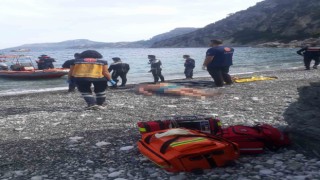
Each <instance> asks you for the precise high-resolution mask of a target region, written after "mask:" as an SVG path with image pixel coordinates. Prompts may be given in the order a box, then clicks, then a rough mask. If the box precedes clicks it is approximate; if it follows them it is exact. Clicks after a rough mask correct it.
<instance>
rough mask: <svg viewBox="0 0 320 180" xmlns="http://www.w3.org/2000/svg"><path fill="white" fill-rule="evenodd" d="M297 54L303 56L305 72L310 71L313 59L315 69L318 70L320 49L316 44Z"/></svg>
mask: <svg viewBox="0 0 320 180" xmlns="http://www.w3.org/2000/svg"><path fill="white" fill-rule="evenodd" d="M297 54H299V55H301V56H303V61H304V66H305V67H306V69H305V70H310V64H311V61H312V59H313V60H314V65H313V69H317V68H318V65H319V62H320V47H319V46H318V47H317V44H316V43H312V44H310V46H306V47H304V48H302V49H300V50H298V51H297Z"/></svg>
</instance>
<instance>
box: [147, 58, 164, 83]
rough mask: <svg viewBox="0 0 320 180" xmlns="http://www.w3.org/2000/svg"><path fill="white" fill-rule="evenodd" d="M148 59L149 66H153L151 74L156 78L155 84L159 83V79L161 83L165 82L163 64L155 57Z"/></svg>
mask: <svg viewBox="0 0 320 180" xmlns="http://www.w3.org/2000/svg"><path fill="white" fill-rule="evenodd" d="M148 59H149V64H151V70H150V71H151V72H152V75H153V78H154V83H157V82H158V81H159V78H160V80H161V82H164V77H163V75H162V74H161V71H162V68H161V66H162V63H161V61H160V60H159V59H156V56H155V55H148ZM150 71H149V72H150Z"/></svg>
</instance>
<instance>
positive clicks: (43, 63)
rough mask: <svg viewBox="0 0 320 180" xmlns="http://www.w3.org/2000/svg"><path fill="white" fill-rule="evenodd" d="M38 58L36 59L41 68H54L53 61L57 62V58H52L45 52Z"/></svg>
mask: <svg viewBox="0 0 320 180" xmlns="http://www.w3.org/2000/svg"><path fill="white" fill-rule="evenodd" d="M38 59H39V60H38V61H36V63H37V64H38V69H39V70H43V69H53V68H54V65H53V62H56V60H55V59H53V58H51V57H50V56H47V55H45V54H43V55H41V56H40V57H38Z"/></svg>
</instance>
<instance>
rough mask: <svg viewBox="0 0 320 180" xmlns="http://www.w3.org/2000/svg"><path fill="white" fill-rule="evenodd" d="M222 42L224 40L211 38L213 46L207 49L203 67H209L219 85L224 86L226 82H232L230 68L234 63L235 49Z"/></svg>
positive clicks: (228, 83)
mask: <svg viewBox="0 0 320 180" xmlns="http://www.w3.org/2000/svg"><path fill="white" fill-rule="evenodd" d="M222 43H223V42H222V40H218V39H213V40H211V41H210V46H211V48H210V49H208V50H207V52H206V58H205V60H204V62H203V69H207V71H208V72H209V74H210V75H211V77H212V78H213V80H214V83H215V85H216V86H217V87H222V86H223V85H224V82H225V83H226V84H227V85H230V84H232V79H231V76H230V75H229V68H230V66H231V65H232V64H233V63H232V56H233V52H234V49H233V48H231V47H227V46H223V45H222Z"/></svg>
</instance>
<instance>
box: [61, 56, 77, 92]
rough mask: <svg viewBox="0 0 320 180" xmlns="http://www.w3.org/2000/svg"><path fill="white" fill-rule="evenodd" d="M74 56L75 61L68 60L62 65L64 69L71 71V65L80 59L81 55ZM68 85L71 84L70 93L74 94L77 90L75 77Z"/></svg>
mask: <svg viewBox="0 0 320 180" xmlns="http://www.w3.org/2000/svg"><path fill="white" fill-rule="evenodd" d="M73 56H74V59H70V60H66V61H65V62H64V63H63V64H62V68H67V69H70V66H71V63H72V62H74V61H75V60H76V59H79V58H80V53H75V54H74V55H73ZM68 84H69V89H68V92H74V91H75V89H76V83H75V80H74V79H73V77H71V78H70V79H69V81H68Z"/></svg>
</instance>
